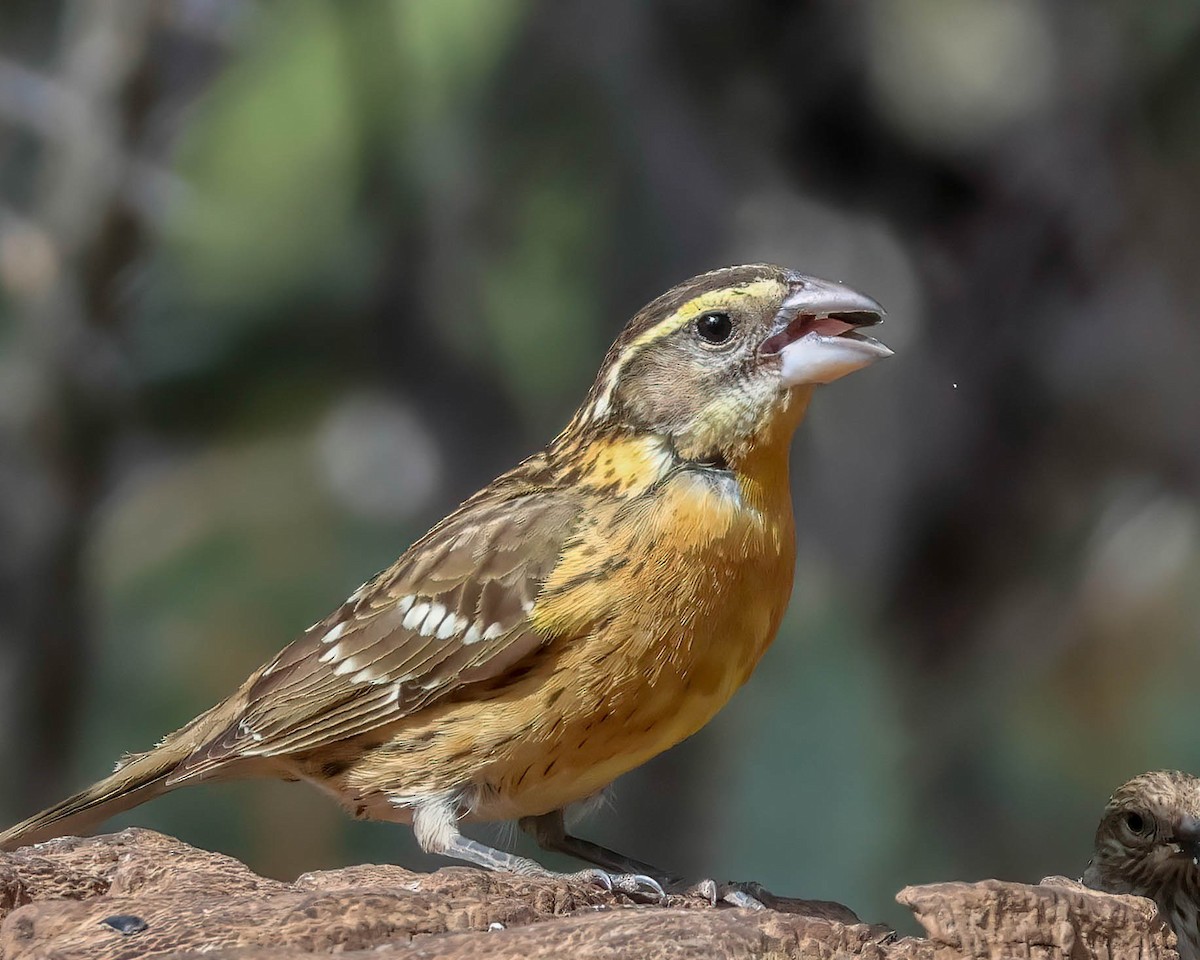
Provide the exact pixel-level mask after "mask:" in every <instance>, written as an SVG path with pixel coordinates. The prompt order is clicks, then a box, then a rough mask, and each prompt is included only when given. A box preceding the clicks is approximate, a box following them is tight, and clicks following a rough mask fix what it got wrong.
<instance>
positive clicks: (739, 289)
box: [590, 280, 783, 420]
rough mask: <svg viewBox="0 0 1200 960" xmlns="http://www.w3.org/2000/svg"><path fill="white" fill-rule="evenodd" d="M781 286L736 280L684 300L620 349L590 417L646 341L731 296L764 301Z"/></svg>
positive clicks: (607, 401) (604, 409) (604, 404)
mask: <svg viewBox="0 0 1200 960" xmlns="http://www.w3.org/2000/svg"><path fill="white" fill-rule="evenodd" d="M782 287H783V285H782V284H781V283H780V282H779V281H778V280H752V281H750V282H749V283H740V284H738V285H737V286H734V287H723V288H721V289H720V290H710V291H708V292H707V293H702V294H700V296H698V297H693V298H692V299H691V300H688V301H687V302H686V303H685V304H684V305H683V306H681V307H680V308H679V309H678V310H676V311H675V312H674V313H672V314H671V315H670V316H669V317H666V318H665V319H663V320H660V321H659V322H658V323H656V324H655V325H654V326H652V327H651V328H650V329H649V330H646V331H645V332H643V333H641V334H639V335H638V336H637V337H635V338H634V339H633V340H632V341H631V342H630V344H629V345H628V346H627V347H626V348H625V349H624V350H623V351H622V352H621V355H620V357H618V358H617V361H616V362H615V363H614V364H613V366H612V369H611V370H609V372H608V378H607V379H606V381H605V384H604V390H603V391H601V393H600V395H599V396H598V397H597V398H596V402H595V403H594V404H593V405H592V409H591V412H590V414H591V419H592V420H598V419H600V418H601V417H603V416H604V415H605V414H607V413H608V408H609V406H610V405H611V403H612V393H613V391H614V390H615V389H616V388H617V381H618V380H619V379H620V377H621V369H622V368H623V367H624V366H625V363H626V362H627V361H628V360H629V359H630V358H631V357H633V356H634V354H636V353H637V352H638V351H640V350H642V349H643V348H644V347H646V346H647V345H648V344H651V343H654V341H656V340H661V339H662V338H663V337H667V336H670V335H671V334H672V333H674V332H675V331H676V330H679V329H682V328H683V327H685V326H687V325H688V324H689V323H691V321H692V320H694V319H695V318H696V317H698V316H700V314H702V313H706V312H707V311H709V310H718V309H720V308H722V307H727V306H728V305H729V298H730V297H731V296H747V297H753V298H757V299H763V300H766V299H768V298H770V297H771V296H779V295H780V292H781V290H782Z"/></svg>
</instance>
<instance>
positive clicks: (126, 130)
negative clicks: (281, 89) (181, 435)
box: [0, 0, 161, 805]
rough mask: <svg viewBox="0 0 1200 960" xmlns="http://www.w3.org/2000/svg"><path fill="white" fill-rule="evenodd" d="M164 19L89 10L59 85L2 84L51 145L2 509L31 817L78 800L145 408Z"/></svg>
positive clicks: (14, 225)
mask: <svg viewBox="0 0 1200 960" xmlns="http://www.w3.org/2000/svg"><path fill="white" fill-rule="evenodd" d="M152 12H153V7H152V5H151V4H150V3H149V2H147V0H125V2H122V3H119V4H114V3H93V2H88V0H75V2H71V3H68V4H67V5H66V9H65V11H64V14H63V17H62V23H63V24H64V25H65V27H64V32H63V35H62V49H61V54H60V57H59V64H60V73H59V75H58V76H57V77H54V78H41V77H38V76H37V75H36V74H34V73H32V72H30V71H27V70H24V69H23V68H20V67H17V66H15V65H13V64H11V63H4V64H3V65H2V67H3V73H2V74H0V91H5V93H4V97H3V102H2V104H0V110H3V111H4V112H5V113H6V114H7V115H8V116H10V117H11V118H14V119H17V120H19V121H22V122H24V123H26V124H27V125H28V126H29V127H30V128H31V129H32V130H33V131H34V132H35V133H37V134H40V135H41V136H42V137H43V138H44V139H45V140H46V149H45V150H44V151H43V152H42V154H41V157H42V168H41V170H40V171H39V174H40V177H39V180H40V182H39V184H38V199H37V202H36V204H35V208H34V210H33V211H32V214H31V216H30V217H29V218H28V219H27V220H25V219H22V218H20V217H17V216H15V215H14V214H11V213H10V214H8V215H7V216H6V217H5V218H4V222H3V227H4V234H3V239H4V241H5V248H6V253H7V256H6V258H5V260H6V262H7V263H8V264H9V268H10V269H9V271H8V272H9V279H10V281H11V279H12V270H11V267H12V264H13V262H14V258H15V260H16V262H17V263H18V264H19V263H21V262H25V263H26V264H28V263H30V262H33V261H35V260H36V259H37V257H36V256H34V257H33V258H30V257H29V256H28V255H29V254H30V253H31V251H37V250H41V251H42V254H43V256H42V258H41V259H42V262H43V265H44V267H45V269H43V270H42V271H41V272H40V273H39V272H38V271H37V270H35V271H34V272H33V274H32V275H31V274H28V273H27V274H26V275H24V276H23V277H21V275H19V274H18V278H19V279H24V280H26V281H27V282H26V283H25V284H24V285H22V284H20V283H18V284H16V285H15V287H16V289H15V290H14V291H13V292H14V293H16V294H17V296H16V297H15V300H16V305H17V310H16V311H15V313H16V329H15V336H14V338H13V339H14V341H15V343H14V349H13V353H14V354H15V355H16V356H17V357H18V358H19V359H20V360H21V361H23V363H24V367H25V368H26V369H27V370H28V371H30V375H31V376H32V377H33V378H34V379H36V380H37V381H38V383H39V386H40V389H38V390H36V391H34V392H33V399H32V400H31V401H30V402H29V403H28V404H27V405H26V407H25V408H24V409H23V410H21V411H20V413H19V414H18V415H15V416H12V417H11V418H10V422H8V423H6V424H5V426H6V427H7V429H8V430H9V431H10V432H11V434H12V436H11V439H12V440H13V441H14V442H13V443H12V446H13V447H14V448H16V449H19V450H21V451H22V456H21V457H20V458H19V459H17V460H16V465H15V467H14V468H13V470H12V475H11V476H10V477H8V478H6V479H7V480H8V481H9V485H10V486H15V487H16V488H17V490H16V492H17V494H18V495H9V496H6V497H4V498H3V499H2V500H0V510H3V511H4V515H0V524H3V526H4V528H5V529H6V530H8V531H14V532H17V533H19V535H20V538H21V544H20V549H18V550H14V551H13V556H14V557H19V562H11V563H10V564H9V565H8V566H7V567H5V568H4V569H2V570H0V577H2V582H0V589H2V590H3V591H4V592H5V593H7V594H9V595H10V596H11V598H12V603H10V604H6V605H5V606H4V607H3V610H4V613H5V615H6V619H7V621H8V622H4V623H0V636H3V637H4V639H5V641H6V642H7V643H8V644H11V645H12V646H13V648H14V651H13V653H12V654H11V655H10V656H8V657H7V658H6V659H8V660H9V661H10V662H11V663H12V666H13V669H12V670H11V671H9V672H8V676H9V677H12V678H14V679H13V689H11V690H9V691H6V693H7V694H8V695H6V696H3V697H0V711H2V713H0V729H3V730H5V731H20V735H19V736H16V737H14V738H13V739H11V740H9V741H7V742H3V743H0V763H2V764H3V768H4V769H9V770H20V771H22V776H21V777H19V778H14V780H15V781H16V782H17V783H19V784H20V788H21V789H22V790H23V793H24V796H23V797H22V798H21V799H22V802H23V803H27V804H30V805H32V804H34V803H36V802H38V801H40V800H41V799H43V798H44V797H45V796H47V795H48V794H50V793H52V792H58V791H59V790H60V789H61V787H62V781H63V780H64V779H65V777H64V773H65V770H66V764H67V759H68V757H67V755H68V751H69V747H70V743H71V736H72V734H73V732H74V727H75V722H76V717H77V714H78V710H79V706H80V701H81V687H82V679H83V677H84V676H86V672H87V666H88V662H89V659H90V658H89V650H88V630H87V618H86V616H85V615H84V610H85V608H86V600H85V594H86V587H85V585H84V583H83V576H82V562H81V557H82V552H83V549H84V545H85V543H86V540H87V537H88V534H89V532H90V521H91V517H92V513H93V509H94V507H95V505H96V502H97V500H98V498H99V496H100V494H101V492H102V486H103V478H104V475H105V472H106V468H107V465H108V461H109V457H110V452H111V447H112V443H113V438H114V436H115V433H116V429H117V414H118V411H119V410H120V408H121V407H122V406H123V405H124V404H125V402H126V400H127V398H128V396H129V392H130V391H129V383H128V379H127V377H125V375H124V364H123V363H122V358H121V351H120V346H119V343H118V341H117V337H116V328H117V325H118V324H117V315H116V309H115V307H116V302H117V296H116V288H117V283H118V280H119V278H120V276H121V275H122V274H123V272H124V271H125V270H126V269H127V267H128V265H129V263H130V262H131V260H132V258H133V257H134V256H135V255H136V252H137V250H138V239H139V233H140V229H141V228H140V227H139V226H138V224H137V222H135V219H134V218H131V217H130V216H129V213H128V212H127V209H126V204H125V195H126V185H127V184H129V183H130V182H131V180H132V179H133V178H136V177H137V175H138V174H139V172H141V171H139V170H138V168H137V165H136V164H134V163H131V161H130V159H129V150H128V146H127V144H128V142H129V141H131V140H132V139H133V137H134V135H135V134H136V131H137V127H138V119H139V117H140V116H142V115H143V112H142V107H143V104H141V103H139V102H138V100H137V98H136V97H132V96H130V92H131V90H133V89H134V88H135V87H136V85H137V81H138V80H139V74H140V73H141V71H143V70H144V69H145V59H146V53H147V48H148V43H149V33H150V26H151V20H152ZM159 179H160V180H161V178H159ZM135 206H137V205H135ZM23 258H24V259H23ZM10 286H12V284H11V283H10ZM23 493H28V494H30V495H31V496H36V500H35V501H34V502H36V503H37V505H38V507H39V508H40V509H38V510H31V509H30V497H26V496H21V495H20V494H23ZM17 677H19V678H20V682H17V681H16V679H15V678H17Z"/></svg>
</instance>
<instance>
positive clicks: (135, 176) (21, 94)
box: [0, 57, 186, 226]
mask: <svg viewBox="0 0 1200 960" xmlns="http://www.w3.org/2000/svg"><path fill="white" fill-rule="evenodd" d="M92 106H93V103H92V94H91V92H90V91H87V90H83V89H80V87H79V85H77V84H74V85H73V84H69V83H65V82H63V81H62V80H60V79H56V78H54V77H48V76H44V75H42V74H40V73H38V72H36V71H34V70H30V69H28V68H27V67H24V66H22V65H21V64H18V63H13V62H12V61H11V60H8V59H6V58H4V57H0V122H4V123H7V124H9V125H10V126H14V127H20V128H23V129H25V130H26V131H27V132H29V133H32V134H34V135H35V136H37V137H38V138H40V139H41V140H42V141H44V142H45V143H46V144H47V145H48V146H51V147H52V148H59V149H67V150H70V149H71V145H72V144H81V143H84V142H85V141H87V140H90V139H97V140H101V141H106V140H111V139H112V138H111V137H109V136H105V134H104V131H102V130H101V129H99V128H100V126H101V124H102V120H101V119H100V117H98V116H97V115H96V114H95V113H93V111H92V109H91V108H92ZM118 152H120V151H118ZM113 161H114V162H113V167H114V168H115V169H116V170H117V171H119V173H118V174H117V176H118V179H119V183H118V185H117V187H116V192H117V193H118V194H119V195H120V197H121V199H122V200H123V202H125V203H126V204H127V205H128V206H129V208H130V209H131V210H133V211H135V212H136V213H137V214H138V216H139V217H141V218H142V219H144V220H145V221H146V222H147V223H148V224H149V225H151V226H157V225H158V223H159V222H160V220H161V218H162V216H163V214H164V212H165V211H166V210H168V209H170V204H172V203H173V202H175V201H176V200H178V199H179V198H180V197H181V196H182V195H183V193H184V192H185V189H186V186H185V184H184V182H183V180H182V179H180V178H179V177H178V176H176V175H175V174H174V173H172V172H171V171H169V170H167V169H165V168H163V167H160V166H158V165H157V164H154V163H151V162H149V161H147V160H144V159H142V158H139V157H137V156H135V155H132V154H125V155H119V156H117V157H114V158H113Z"/></svg>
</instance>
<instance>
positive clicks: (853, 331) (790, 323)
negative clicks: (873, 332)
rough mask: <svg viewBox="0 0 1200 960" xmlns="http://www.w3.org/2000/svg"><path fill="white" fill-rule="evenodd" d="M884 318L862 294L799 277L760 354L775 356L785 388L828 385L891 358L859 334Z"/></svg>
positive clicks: (833, 284) (881, 312) (881, 347)
mask: <svg viewBox="0 0 1200 960" xmlns="http://www.w3.org/2000/svg"><path fill="white" fill-rule="evenodd" d="M883 315H884V309H883V307H881V306H880V305H879V304H878V303H877V302H876V301H874V300H872V299H871V298H870V297H868V296H866V295H865V294H862V293H858V292H856V291H854V290H851V289H850V288H849V287H844V286H842V285H841V284H840V283H833V282H831V281H829V280H818V279H816V278H815V277H798V278H797V279H796V280H795V282H794V283H793V287H792V293H791V294H790V295H789V296H788V298H787V299H786V300H785V301H784V302H783V305H782V306H781V307H780V309H779V313H778V314H777V316H776V318H775V328H774V332H773V333H772V334H771V336H769V337H768V338H767V339H766V340H765V341H763V344H762V346H761V347H759V353H760V355H762V356H772V355H778V356H779V358H780V362H781V364H782V376H783V385H784V386H785V387H796V386H800V385H801V384H811V383H830V382H831V381H833V380H836V379H838V378H839V377H844V376H845V375H846V374H848V373H853V372H854V371H855V370H860V369H862V368H863V367H866V366H870V365H871V364H872V363H874V362H875V361H876V360H882V359H884V358H885V357H890V356H891V355H892V351H891V350H889V349H888V348H887V347H886V346H884V345H883V344H882V343H880V342H879V341H878V340H872V339H871V338H870V337H864V336H863V335H862V334H861V333H859V332H858V329H857V328H859V327H870V326H874V325H875V324H877V323H879V322H881V321H882V320H883Z"/></svg>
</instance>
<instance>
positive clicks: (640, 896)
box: [560, 869, 667, 903]
mask: <svg viewBox="0 0 1200 960" xmlns="http://www.w3.org/2000/svg"><path fill="white" fill-rule="evenodd" d="M560 876H565V877H566V878H567V879H568V880H579V881H582V882H585V883H594V884H596V885H597V886H601V887H603V888H604V889H605V890H610V891H612V892H613V893H623V894H625V896H627V897H630V898H632V899H633V900H636V901H638V902H639V903H662V902H663V901H664V900H665V899H666V898H667V894H666V891H665V890H663V888H662V884H660V883H659V882H658V881H657V880H655V879H654V878H653V877H649V876H647V875H646V874H644V873H609V872H608V871H607V870H599V869H588V870H579V871H577V872H575V873H567V874H560Z"/></svg>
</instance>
